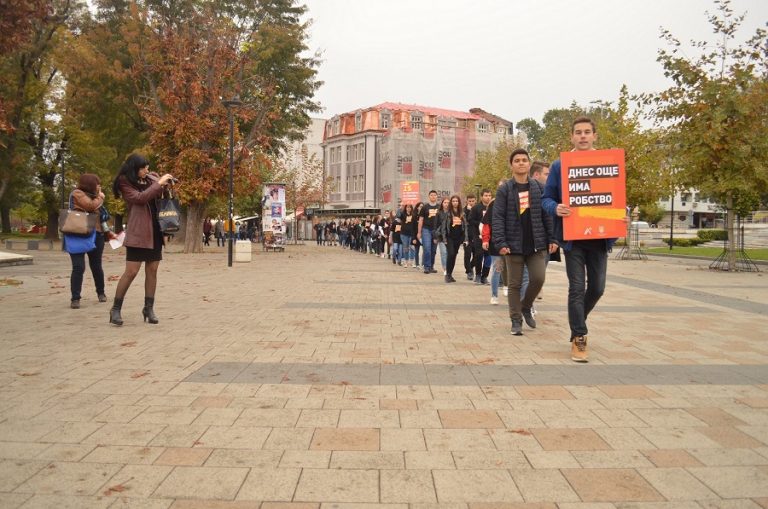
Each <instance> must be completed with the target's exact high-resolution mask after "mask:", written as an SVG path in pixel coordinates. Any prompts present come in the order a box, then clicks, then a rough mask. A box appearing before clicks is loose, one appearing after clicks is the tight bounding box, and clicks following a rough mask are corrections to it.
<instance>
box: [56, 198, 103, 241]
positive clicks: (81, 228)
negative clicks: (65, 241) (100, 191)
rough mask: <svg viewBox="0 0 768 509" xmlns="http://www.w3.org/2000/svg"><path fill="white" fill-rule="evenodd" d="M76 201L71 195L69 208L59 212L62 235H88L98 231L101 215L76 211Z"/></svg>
mask: <svg viewBox="0 0 768 509" xmlns="http://www.w3.org/2000/svg"><path fill="white" fill-rule="evenodd" d="M74 208H75V207H74V200H73V199H72V195H71V194H70V195H69V208H68V209H61V210H60V211H59V230H61V231H62V233H74V234H76V235H88V234H90V233H91V232H93V231H95V229H96V222H97V221H98V219H99V214H98V213H96V212H94V213H89V212H83V211H82V210H74Z"/></svg>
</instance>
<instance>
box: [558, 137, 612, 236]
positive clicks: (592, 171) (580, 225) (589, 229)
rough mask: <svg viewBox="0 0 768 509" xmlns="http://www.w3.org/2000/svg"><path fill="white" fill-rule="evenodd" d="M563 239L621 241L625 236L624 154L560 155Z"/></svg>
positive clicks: (600, 151)
mask: <svg viewBox="0 0 768 509" xmlns="http://www.w3.org/2000/svg"><path fill="white" fill-rule="evenodd" d="M560 162H561V179H562V181H561V183H560V185H561V186H562V190H563V193H562V194H563V204H564V205H567V206H568V207H569V208H570V209H571V215H570V216H568V217H564V218H563V239H565V240H589V239H605V238H612V237H623V236H625V235H626V233H627V223H626V221H625V218H626V216H627V209H626V206H627V187H626V177H627V174H626V170H625V168H624V150H623V149H611V150H580V151H576V152H563V153H562V154H560Z"/></svg>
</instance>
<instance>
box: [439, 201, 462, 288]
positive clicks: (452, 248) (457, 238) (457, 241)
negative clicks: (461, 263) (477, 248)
mask: <svg viewBox="0 0 768 509" xmlns="http://www.w3.org/2000/svg"><path fill="white" fill-rule="evenodd" d="M438 230H440V231H441V233H442V235H443V238H444V239H445V243H446V245H447V247H448V265H447V266H446V267H445V270H446V273H445V282H446V283H455V282H456V280H455V279H454V278H453V268H454V267H455V266H456V256H457V254H458V253H459V247H461V246H462V245H467V220H466V218H465V217H464V209H463V208H462V207H461V198H459V196H458V195H455V194H454V195H453V196H451V201H450V206H449V209H448V214H447V215H444V216H443V222H442V224H441V225H440V226H438Z"/></svg>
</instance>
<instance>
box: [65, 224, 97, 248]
mask: <svg viewBox="0 0 768 509" xmlns="http://www.w3.org/2000/svg"><path fill="white" fill-rule="evenodd" d="M94 249H96V230H95V229H94V230H93V231H92V232H91V233H90V235H76V234H73V233H65V234H64V250H65V251H66V252H67V253H69V254H82V253H87V252H89V251H93V250H94Z"/></svg>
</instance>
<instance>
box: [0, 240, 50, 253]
mask: <svg viewBox="0 0 768 509" xmlns="http://www.w3.org/2000/svg"><path fill="white" fill-rule="evenodd" d="M17 244H18V245H22V246H24V245H26V247H17V248H16V249H26V250H28V251H38V250H40V246H41V245H42V246H48V251H53V241H52V240H49V239H31V240H24V239H6V240H5V249H8V250H9V251H10V250H13V249H14V247H13V246H14V245H17Z"/></svg>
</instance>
